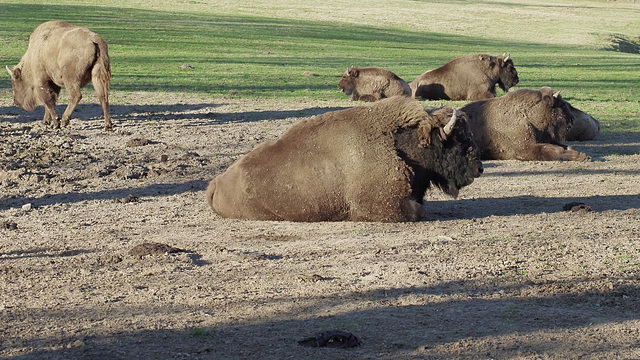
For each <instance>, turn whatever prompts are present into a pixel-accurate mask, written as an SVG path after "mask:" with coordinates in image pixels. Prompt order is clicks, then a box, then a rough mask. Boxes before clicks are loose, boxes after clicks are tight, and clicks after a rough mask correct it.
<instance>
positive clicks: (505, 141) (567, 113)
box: [461, 87, 589, 161]
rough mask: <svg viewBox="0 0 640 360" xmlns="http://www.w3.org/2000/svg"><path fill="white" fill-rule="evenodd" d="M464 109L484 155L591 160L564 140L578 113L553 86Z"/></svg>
mask: <svg viewBox="0 0 640 360" xmlns="http://www.w3.org/2000/svg"><path fill="white" fill-rule="evenodd" d="M461 110H462V111H464V112H465V113H466V114H467V116H468V117H469V122H470V123H471V129H472V131H473V135H474V139H475V141H476V143H477V144H478V147H479V148H480V151H481V153H482V159H485V160H488V159H497V160H506V159H517V160H573V161H585V160H589V157H588V156H587V155H585V154H583V153H581V152H578V151H575V150H573V149H571V148H570V147H567V146H566V145H563V144H561V142H562V141H564V140H565V137H566V134H567V131H568V130H569V128H570V127H571V125H572V124H573V122H574V117H573V114H572V113H571V108H570V106H569V103H567V102H566V101H564V100H563V99H562V97H561V96H560V94H559V92H557V91H554V90H552V89H551V88H550V87H543V88H541V89H540V90H529V89H522V90H517V91H513V92H510V93H508V94H506V95H504V96H501V97H497V98H493V99H487V100H479V101H475V102H471V103H469V104H467V105H465V106H463V107H462V108H461Z"/></svg>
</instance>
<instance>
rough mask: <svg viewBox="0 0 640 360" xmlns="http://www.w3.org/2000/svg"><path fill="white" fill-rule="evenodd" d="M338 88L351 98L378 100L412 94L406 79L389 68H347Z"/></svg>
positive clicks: (353, 99)
mask: <svg viewBox="0 0 640 360" xmlns="http://www.w3.org/2000/svg"><path fill="white" fill-rule="evenodd" d="M338 89H340V90H342V91H343V92H344V93H345V94H347V95H350V96H351V100H352V101H355V100H362V101H378V100H380V99H384V98H389V97H392V96H398V95H403V96H411V89H410V88H409V84H407V82H406V81H404V80H402V79H401V78H399V77H398V76H397V75H396V74H394V73H392V72H391V71H389V70H385V69H380V68H356V67H350V68H348V69H347V70H345V72H344V74H343V75H342V79H340V82H339V83H338Z"/></svg>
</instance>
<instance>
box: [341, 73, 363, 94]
mask: <svg viewBox="0 0 640 360" xmlns="http://www.w3.org/2000/svg"><path fill="white" fill-rule="evenodd" d="M359 75H360V70H358V68H355V67H350V68H348V69H347V70H345V72H344V74H342V79H340V82H339V83H338V89H340V90H341V91H342V92H344V93H345V94H347V95H351V94H353V92H354V91H355V89H356V83H355V79H356V78H357V77H358V76H359Z"/></svg>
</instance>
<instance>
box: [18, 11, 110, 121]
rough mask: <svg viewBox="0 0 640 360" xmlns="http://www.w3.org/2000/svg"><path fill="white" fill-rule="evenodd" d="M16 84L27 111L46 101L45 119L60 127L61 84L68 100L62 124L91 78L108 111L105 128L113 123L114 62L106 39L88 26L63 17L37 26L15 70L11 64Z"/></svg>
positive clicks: (68, 116)
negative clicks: (110, 107) (110, 89)
mask: <svg viewBox="0 0 640 360" xmlns="http://www.w3.org/2000/svg"><path fill="white" fill-rule="evenodd" d="M7 71H9V74H10V75H11V85H12V86H13V101H14V102H15V104H16V105H18V106H20V107H22V108H23V109H25V110H27V111H32V110H33V109H34V107H35V106H36V105H37V104H44V108H45V112H44V118H43V119H42V122H43V123H44V124H45V125H48V124H50V123H53V125H54V126H55V127H56V128H59V127H60V124H61V122H60V118H58V113H57V112H56V101H57V99H58V95H60V89H61V88H63V87H64V88H66V89H67V92H68V95H69V105H68V106H67V109H66V110H65V111H64V113H63V114H62V125H63V126H66V125H68V124H69V120H70V119H71V113H73V110H74V109H75V108H76V106H77V105H78V103H79V102H80V99H81V98H82V94H81V92H80V89H82V88H83V87H84V86H85V85H87V84H88V83H89V81H91V82H92V83H93V87H94V89H95V91H96V95H97V96H98V99H99V100H100V105H101V106H102V111H103V112H104V120H105V125H104V127H105V129H107V130H110V129H111V128H112V124H111V117H110V115H109V86H110V83H111V68H110V66H109V54H108V51H107V43H106V42H105V41H104V40H103V39H102V38H101V37H100V36H98V34H96V33H94V32H92V31H90V30H89V29H86V28H83V27H79V26H73V25H70V24H67V23H66V22H64V21H48V22H45V23H43V24H41V25H40V26H38V27H37V28H36V29H35V30H34V31H33V33H32V34H31V37H29V47H28V48H27V52H26V53H25V54H24V55H23V56H22V58H21V59H20V62H19V63H18V65H16V66H15V67H14V68H13V70H12V69H9V67H8V66H7Z"/></svg>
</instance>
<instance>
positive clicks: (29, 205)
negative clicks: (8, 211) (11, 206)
mask: <svg viewBox="0 0 640 360" xmlns="http://www.w3.org/2000/svg"><path fill="white" fill-rule="evenodd" d="M31 209H33V205H31V203H28V204H24V205H22V210H24V211H29V210H31Z"/></svg>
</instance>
